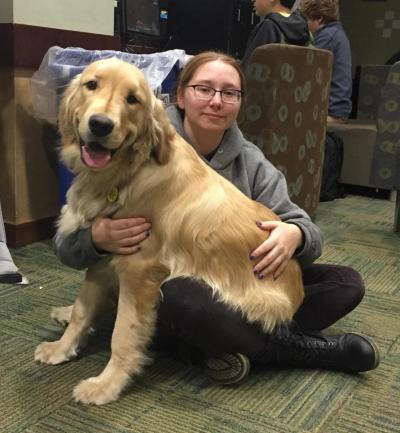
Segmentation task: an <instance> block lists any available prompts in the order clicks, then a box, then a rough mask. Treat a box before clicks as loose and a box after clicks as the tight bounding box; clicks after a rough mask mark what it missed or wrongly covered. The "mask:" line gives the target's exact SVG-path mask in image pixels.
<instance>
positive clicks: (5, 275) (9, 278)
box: [0, 204, 23, 284]
mask: <svg viewBox="0 0 400 433" xmlns="http://www.w3.org/2000/svg"><path fill="white" fill-rule="evenodd" d="M22 279H23V277H22V275H21V274H20V273H19V272H18V268H17V267H16V266H15V263H14V261H13V259H12V257H11V254H10V251H9V250H8V247H7V243H6V232H5V230H4V221H3V213H2V211H1V204H0V284H6V283H8V284H18V283H21V282H22Z"/></svg>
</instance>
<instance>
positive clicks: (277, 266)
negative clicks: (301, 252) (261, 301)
mask: <svg viewBox="0 0 400 433" xmlns="http://www.w3.org/2000/svg"><path fill="white" fill-rule="evenodd" d="M256 224H257V225H258V227H260V228H261V229H262V230H265V231H269V232H270V235H269V238H268V239H267V240H266V241H264V242H263V243H262V244H261V245H260V246H259V247H257V248H256V249H255V250H254V251H253V252H252V253H251V254H250V259H251V260H255V259H259V258H261V260H260V261H259V262H258V263H257V264H256V266H254V268H253V270H254V273H255V275H257V276H258V278H260V279H261V278H263V277H265V276H266V275H268V274H271V275H272V277H273V278H274V279H276V278H278V277H279V275H280V274H281V273H282V272H283V270H284V269H285V267H286V266H287V264H288V263H289V260H290V259H291V258H292V256H293V254H294V252H295V251H296V249H297V248H299V247H300V246H301V245H302V244H303V232H302V231H301V229H300V228H299V227H298V226H297V225H295V224H288V223H284V222H282V221H262V222H261V221H257V222H256Z"/></svg>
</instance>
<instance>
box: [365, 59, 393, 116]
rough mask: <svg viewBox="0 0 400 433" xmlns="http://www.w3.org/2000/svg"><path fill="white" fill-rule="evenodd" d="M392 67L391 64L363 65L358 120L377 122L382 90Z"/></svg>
mask: <svg viewBox="0 0 400 433" xmlns="http://www.w3.org/2000/svg"><path fill="white" fill-rule="evenodd" d="M390 68H391V66H390V65H361V70H360V84H359V89H358V101H357V102H358V104H357V120H361V121H364V120H365V121H370V122H371V123H375V120H376V118H377V117H378V107H379V101H380V99H381V90H382V87H383V86H384V85H385V83H386V79H387V76H388V74H389V71H390Z"/></svg>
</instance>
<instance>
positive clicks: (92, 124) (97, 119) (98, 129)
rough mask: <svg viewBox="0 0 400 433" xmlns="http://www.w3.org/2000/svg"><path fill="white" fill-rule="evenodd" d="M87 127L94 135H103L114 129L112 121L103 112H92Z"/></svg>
mask: <svg viewBox="0 0 400 433" xmlns="http://www.w3.org/2000/svg"><path fill="white" fill-rule="evenodd" d="M89 128H90V131H91V132H92V133H93V135H95V136H96V137H105V136H106V135H108V134H109V133H110V132H111V131H112V130H113V129H114V122H113V121H112V120H111V119H110V118H109V117H107V116H104V115H103V114H93V116H90V119H89Z"/></svg>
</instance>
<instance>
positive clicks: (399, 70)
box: [371, 62, 400, 231]
mask: <svg viewBox="0 0 400 433" xmlns="http://www.w3.org/2000/svg"><path fill="white" fill-rule="evenodd" d="M376 127H377V136H376V141H375V147H374V153H373V159H372V170H371V182H372V183H373V184H374V185H377V186H378V187H379V188H384V189H394V190H397V202H396V212H395V221H394V225H395V230H396V231H399V230H400V62H397V63H395V64H394V65H392V67H391V69H390V72H389V75H388V77H387V81H386V84H385V85H384V87H383V88H382V92H381V99H380V103H379V109H378V119H377V122H376Z"/></svg>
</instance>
